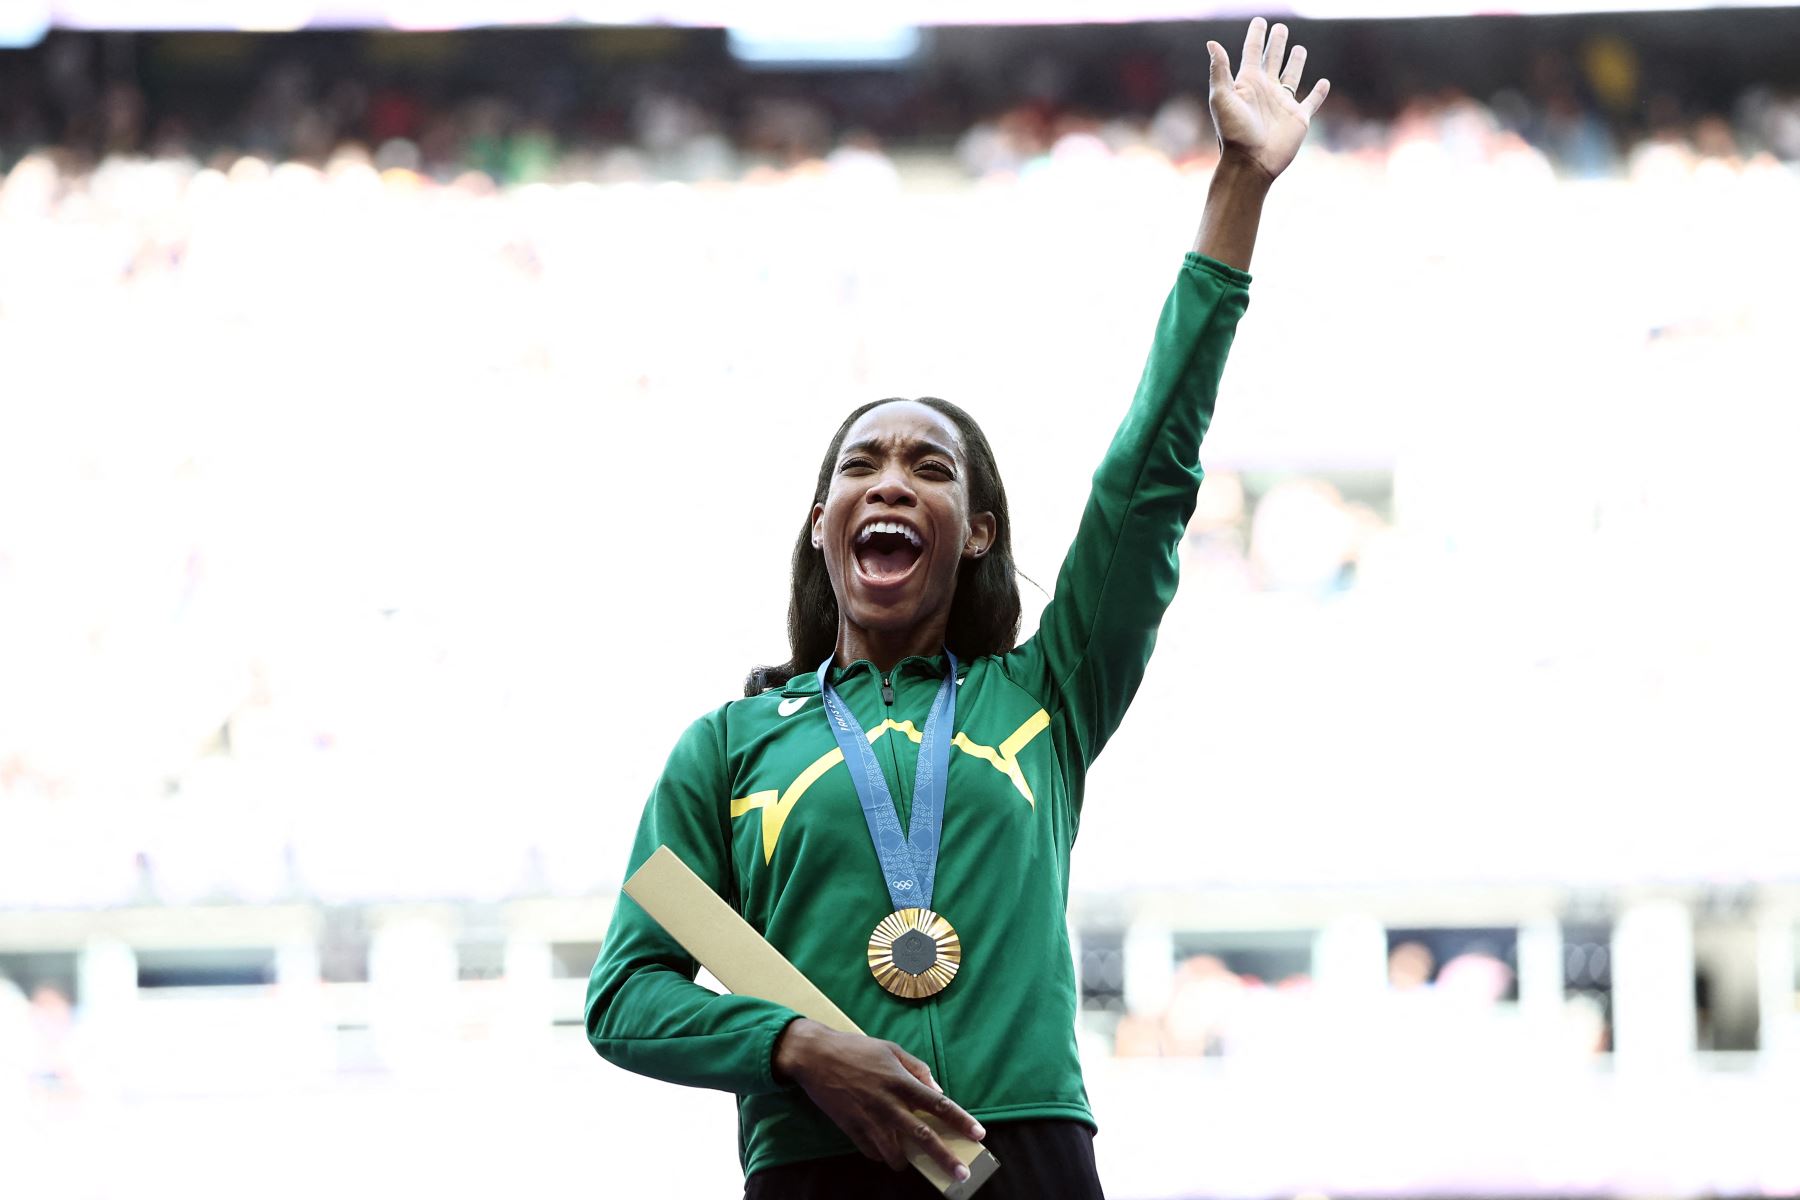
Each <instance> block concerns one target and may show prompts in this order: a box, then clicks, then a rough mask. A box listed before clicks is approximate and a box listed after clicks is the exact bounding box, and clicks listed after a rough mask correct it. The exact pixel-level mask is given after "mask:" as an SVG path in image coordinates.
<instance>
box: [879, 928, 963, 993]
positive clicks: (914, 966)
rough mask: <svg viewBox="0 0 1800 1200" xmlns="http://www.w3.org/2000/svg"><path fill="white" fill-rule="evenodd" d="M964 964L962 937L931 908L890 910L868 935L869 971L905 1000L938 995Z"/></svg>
mask: <svg viewBox="0 0 1800 1200" xmlns="http://www.w3.org/2000/svg"><path fill="white" fill-rule="evenodd" d="M961 965H962V939H961V938H959V937H957V936H956V930H954V929H952V928H951V927H950V922H948V921H946V920H944V918H942V917H940V916H938V915H937V914H936V913H934V912H932V911H931V910H930V909H929V908H903V909H900V910H899V911H898V912H892V913H889V914H888V915H887V916H885V917H883V918H882V919H881V924H879V925H877V926H875V932H874V933H871V934H870V935H869V970H870V971H871V972H872V973H873V974H874V976H875V982H876V983H879V984H880V985H881V986H882V987H884V988H886V989H887V990H888V991H890V992H892V993H894V995H896V996H899V997H901V998H903V999H906V1000H922V999H924V998H925V997H926V996H935V995H937V994H938V993H939V992H941V991H943V990H944V989H945V988H947V987H949V986H950V981H951V980H952V979H955V978H956V969H957V968H958V967H960V966H961Z"/></svg>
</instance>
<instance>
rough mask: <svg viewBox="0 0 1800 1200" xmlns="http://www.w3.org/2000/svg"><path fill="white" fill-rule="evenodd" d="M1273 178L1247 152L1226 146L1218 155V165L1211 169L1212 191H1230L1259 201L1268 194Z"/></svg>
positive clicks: (1267, 170)
mask: <svg viewBox="0 0 1800 1200" xmlns="http://www.w3.org/2000/svg"><path fill="white" fill-rule="evenodd" d="M1274 182H1275V177H1274V176H1273V175H1271V174H1269V169H1268V168H1267V167H1265V166H1263V165H1262V164H1261V163H1260V162H1258V161H1256V157H1255V156H1254V155H1252V154H1250V153H1249V152H1248V151H1245V150H1240V149H1238V148H1236V147H1235V146H1227V147H1225V149H1224V150H1223V151H1221V152H1220V154H1219V165H1218V166H1217V167H1215V168H1213V177H1212V190H1213V191H1215V192H1216V191H1230V192H1232V193H1235V194H1241V195H1243V196H1245V197H1247V198H1248V197H1253V198H1255V199H1259V200H1260V199H1261V198H1262V197H1264V196H1266V195H1267V194H1268V192H1269V185H1270V184H1272V183H1274Z"/></svg>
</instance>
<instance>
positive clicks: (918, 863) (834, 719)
mask: <svg viewBox="0 0 1800 1200" xmlns="http://www.w3.org/2000/svg"><path fill="white" fill-rule="evenodd" d="M944 657H945V658H947V659H949V660H950V669H949V670H948V671H947V672H946V673H945V675H944V680H943V682H942V683H940V684H938V690H937V696H936V698H934V699H933V700H932V702H931V714H930V716H928V717H926V719H925V733H924V735H923V736H922V737H921V739H920V741H919V767H918V770H917V771H916V772H915V773H914V775H913V808H912V822H911V826H912V827H911V829H910V830H908V831H907V832H906V833H902V832H901V831H900V814H899V813H898V812H896V811H895V809H894V796H893V793H892V792H891V791H889V789H888V783H887V777H886V776H885V775H883V774H882V773H881V764H880V763H879V762H877V761H876V760H875V748H874V747H873V746H871V745H869V738H868V735H867V734H866V733H864V732H863V727H862V726H861V725H859V724H857V721H856V716H855V714H853V713H852V712H851V711H850V706H849V705H847V704H845V703H844V701H843V698H842V697H841V696H839V695H838V694H837V690H836V689H835V688H833V687H832V686H831V679H830V675H829V674H828V672H829V671H830V670H831V659H829V658H828V659H826V660H825V661H824V662H823V663H821V664H819V693H820V695H821V696H822V697H823V698H824V701H825V716H826V718H827V719H828V721H829V723H830V725H831V733H832V736H833V737H835V738H837V744H838V749H840V750H842V751H843V752H844V766H845V767H846V768H847V769H848V770H849V772H850V782H851V783H853V784H854V785H855V786H856V796H857V799H858V800H860V801H862V810H863V819H864V820H866V821H867V822H868V823H869V837H870V839H871V840H872V841H873V842H874V843H875V857H877V858H878V859H880V860H881V874H882V878H884V879H885V880H887V889H888V898H889V899H891V900H892V901H893V902H894V910H895V911H896V912H898V911H899V910H900V909H903V908H930V907H931V892H932V888H933V886H934V885H935V884H936V883H937V860H938V841H939V839H940V838H941V837H942V836H943V830H944V792H945V789H946V785H947V783H948V781H949V778H950V736H949V735H948V734H946V733H945V732H944V730H945V729H947V728H949V727H951V726H953V725H954V724H955V723H956V655H954V654H952V653H950V651H949V649H948V648H946V649H945V651H944ZM859 767H860V768H861V769H860V770H859V769H858V768H859Z"/></svg>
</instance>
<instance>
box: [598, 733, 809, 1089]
mask: <svg viewBox="0 0 1800 1200" xmlns="http://www.w3.org/2000/svg"><path fill="white" fill-rule="evenodd" d="M724 719H725V718H724V710H723V709H721V710H719V711H718V712H715V713H712V714H711V715H709V716H707V717H703V718H701V719H700V720H699V721H696V722H695V723H694V724H693V725H691V726H689V727H688V730H687V732H686V733H684V734H683V735H682V736H681V740H680V741H679V742H677V743H676V745H675V749H674V751H673V753H671V754H670V755H669V762H668V765H667V766H666V767H665V768H664V769H663V774H662V778H661V779H659V780H658V781H657V783H656V787H655V789H654V790H653V791H652V792H651V793H650V800H649V803H647V804H646V805H645V806H644V816H643V820H642V821H641V822H640V823H639V824H638V832H637V841H636V843H635V844H634V845H633V846H632V850H631V863H630V867H629V869H628V870H627V872H626V874H627V876H628V877H629V875H630V873H631V872H632V871H636V870H637V869H638V867H640V866H642V865H643V863H644V860H646V859H647V858H649V857H650V855H651V854H652V853H653V852H655V850H656V848H657V847H658V846H661V845H666V846H668V847H669V848H670V849H671V850H673V851H675V853H676V854H678V855H680V856H681V858H682V860H683V861H685V862H686V863H687V865H688V866H690V867H692V868H693V869H694V872H695V873H696V874H698V875H699V876H700V877H701V878H702V879H704V880H706V882H707V883H708V884H710V885H711V886H712V888H713V890H714V891H716V892H718V893H719V894H720V895H721V896H724V897H726V898H727V899H730V898H731V895H732V889H731V887H730V886H729V884H730V879H731V863H730V859H729V856H728V854H727V852H726V840H725V839H726V828H725V821H726V819H727V818H726V816H725V813H724V804H725V801H724V799H723V798H724V797H725V796H727V795H728V791H727V788H728V786H729V785H728V782H727V777H726V772H725V756H724V752H723V733H724V729H723V725H724ZM696 970H697V965H696V964H695V962H694V960H693V959H692V958H691V957H689V955H688V953H687V952H686V951H685V950H683V949H682V948H681V946H680V945H679V944H678V943H677V942H676V941H675V939H674V938H672V937H670V936H669V935H668V934H667V933H665V932H664V931H663V928H662V926H660V925H658V924H657V923H656V922H655V921H654V920H653V919H651V917H650V915H649V914H648V913H646V912H645V911H644V910H643V909H642V908H640V907H639V906H638V904H637V901H635V900H633V899H631V898H630V897H629V896H627V895H625V894H624V893H623V892H621V893H620V894H619V903H618V907H617V908H615V909H614V910H613V919H612V927H611V928H610V929H608V930H607V934H606V943H605V945H604V946H602V947H601V950H600V957H599V960H598V961H597V962H595V963H594V970H593V973H592V974H591V975H590V976H589V977H588V990H587V1032H588V1041H589V1042H591V1043H592V1044H593V1047H594V1049H595V1050H597V1051H598V1052H599V1053H600V1056H601V1057H602V1058H604V1059H606V1060H607V1061H608V1062H611V1063H613V1064H615V1065H617V1066H621V1067H624V1068H625V1069H626V1070H628V1071H635V1072H637V1073H639V1074H642V1075H650V1076H653V1077H654V1078H657V1079H663V1080H667V1081H668V1082H670V1083H680V1084H686V1085H688V1086H690V1087H710V1088H720V1089H722V1090H724V1091H728V1092H736V1093H738V1094H739V1095H754V1094H756V1093H759V1092H771V1091H776V1090H778V1089H779V1088H780V1086H781V1085H780V1084H778V1083H777V1082H776V1081H775V1078H774V1075H773V1071H772V1067H771V1059H772V1057H773V1054H774V1049H775V1041H776V1039H777V1038H778V1037H780V1036H781V1031H782V1030H783V1029H785V1028H786V1027H787V1024H788V1022H789V1021H791V1020H793V1019H794V1018H795V1017H796V1016H798V1015H799V1014H798V1013H795V1012H794V1011H793V1010H792V1009H789V1008H784V1007H783V1006H781V1005H779V1004H774V1003H772V1002H770V1001H767V1000H758V999H756V998H754V997H750V996H734V995H719V994H718V993H716V992H713V991H710V990H708V989H707V988H703V987H701V986H700V985H699V984H697V983H695V982H694V975H695V972H696Z"/></svg>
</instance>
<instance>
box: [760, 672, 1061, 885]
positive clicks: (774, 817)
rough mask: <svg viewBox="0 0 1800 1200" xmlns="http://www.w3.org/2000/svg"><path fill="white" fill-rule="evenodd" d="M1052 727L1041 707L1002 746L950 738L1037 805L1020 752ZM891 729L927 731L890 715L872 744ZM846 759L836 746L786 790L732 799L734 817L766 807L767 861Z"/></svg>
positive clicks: (917, 736)
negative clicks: (818, 786)
mask: <svg viewBox="0 0 1800 1200" xmlns="http://www.w3.org/2000/svg"><path fill="white" fill-rule="evenodd" d="M1049 727H1050V714H1049V713H1047V712H1045V711H1044V710H1043V709H1041V708H1040V709H1038V710H1037V711H1036V712H1035V713H1032V714H1031V716H1029V717H1027V718H1026V720H1025V723H1024V724H1023V725H1021V726H1019V727H1018V728H1017V729H1015V730H1013V731H1012V733H1011V734H1009V735H1007V738H1006V740H1005V741H1003V742H1001V743H1000V748H999V749H998V750H996V749H995V748H994V747H992V746H983V745H982V744H981V743H980V742H977V741H973V740H971V739H970V737H969V735H968V734H967V733H959V734H957V735H956V736H955V737H954V738H952V739H951V740H950V744H951V745H952V746H955V747H956V748H957V749H958V750H961V751H962V752H963V753H964V754H967V755H969V756H971V757H973V758H979V759H980V760H982V761H983V762H985V763H987V764H988V765H989V766H991V767H993V768H994V770H996V771H998V772H1000V773H1001V774H1002V775H1004V776H1006V777H1007V778H1008V779H1010V780H1012V785H1013V786H1014V787H1015V788H1018V789H1019V795H1021V796H1023V797H1025V801H1026V803H1028V804H1030V805H1031V806H1032V807H1034V808H1035V807H1036V806H1037V799H1036V798H1035V797H1034V796H1032V794H1031V785H1030V784H1028V783H1026V782H1025V773H1024V772H1023V771H1022V770H1020V769H1019V763H1018V753H1019V751H1021V750H1023V749H1024V748H1025V747H1026V746H1028V745H1030V744H1031V740H1032V739H1033V738H1035V737H1037V735H1038V734H1040V733H1042V732H1044V730H1046V729H1048V728H1049ZM889 730H893V731H895V732H897V733H902V734H905V735H906V737H907V739H908V740H909V741H911V742H913V743H915V744H917V743H919V742H923V741H924V740H925V735H924V734H922V733H920V732H919V730H918V728H917V727H916V726H914V725H913V723H912V722H911V721H896V720H894V719H893V718H892V717H889V718H888V719H887V720H885V721H883V722H882V723H881V724H879V725H877V726H876V727H875V728H873V729H871V730H869V731H868V735H867V736H868V739H869V744H870V745H874V744H875V742H876V741H877V740H878V739H880V738H882V737H885V736H886V735H887V733H888V731H889ZM843 761H844V752H843V751H842V750H839V749H835V748H834V749H832V750H831V751H830V752H828V753H826V754H822V755H820V756H819V757H818V758H817V759H814V760H813V762H812V764H811V765H810V766H808V767H807V768H806V770H804V771H802V772H800V774H799V775H797V776H795V778H794V782H792V783H790V784H788V785H787V787H786V788H785V789H783V790H782V791H780V792H776V791H775V790H774V789H773V788H771V789H769V790H768V791H762V792H752V793H751V794H750V795H748V796H744V797H742V798H740V799H737V800H733V801H732V802H731V816H732V819H733V820H736V819H737V818H738V817H741V816H743V815H744V814H745V813H749V812H754V811H755V810H757V809H759V808H760V809H761V810H762V815H763V817H762V822H763V824H762V834H763V862H764V863H767V862H768V861H769V860H770V859H772V858H774V857H775V843H776V841H777V840H779V839H780V837H781V827H782V826H783V825H785V824H787V819H788V814H789V813H791V812H793V811H794V805H796V804H798V803H799V802H800V797H802V796H804V795H806V790H807V789H808V788H810V787H811V786H812V785H813V784H815V783H817V782H818V780H819V776H821V775H823V774H825V772H827V771H829V770H831V768H833V767H835V766H837V765H838V764H839V763H841V762H843Z"/></svg>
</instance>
